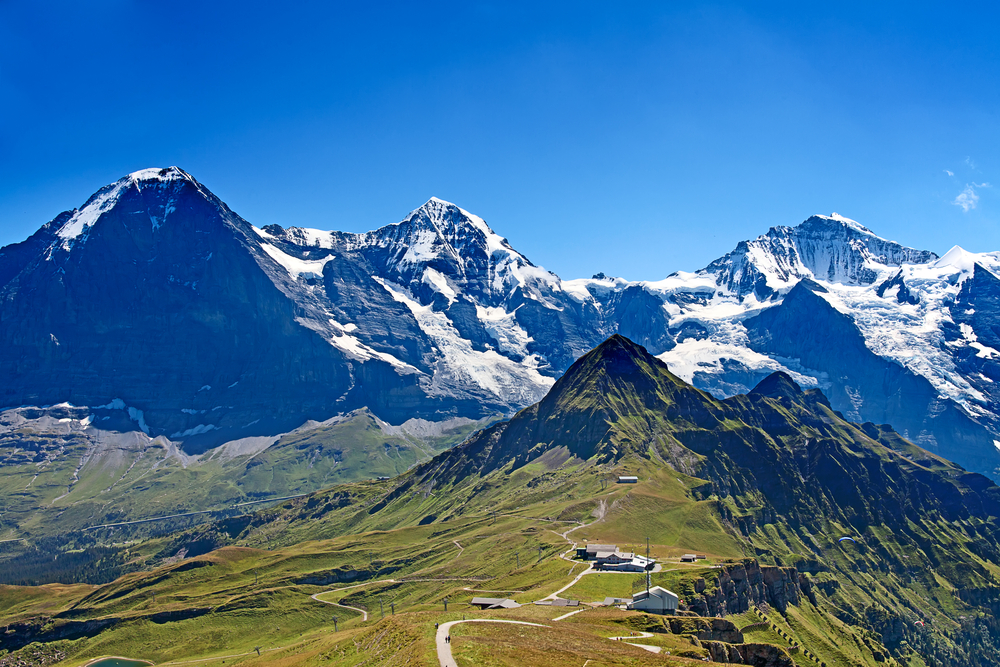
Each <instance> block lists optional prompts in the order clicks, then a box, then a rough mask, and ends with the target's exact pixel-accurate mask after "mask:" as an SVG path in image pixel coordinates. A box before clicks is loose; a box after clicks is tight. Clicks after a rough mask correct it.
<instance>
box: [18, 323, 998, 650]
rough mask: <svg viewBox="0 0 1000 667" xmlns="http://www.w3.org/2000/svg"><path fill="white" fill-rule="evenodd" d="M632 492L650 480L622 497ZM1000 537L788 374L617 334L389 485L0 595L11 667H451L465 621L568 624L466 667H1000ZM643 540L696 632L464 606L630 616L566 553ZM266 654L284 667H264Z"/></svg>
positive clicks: (609, 589) (902, 455)
mask: <svg viewBox="0 0 1000 667" xmlns="http://www.w3.org/2000/svg"><path fill="white" fill-rule="evenodd" d="M626 473H627V474H629V475H635V476H637V477H638V478H639V482H638V483H637V484H620V483H618V482H617V478H618V475H622V474H626ZM998 516H1000V489H998V487H996V486H995V485H994V484H993V483H992V482H990V481H989V480H987V479H986V478H984V477H982V476H980V475H976V474H971V473H968V472H966V471H964V470H963V469H961V468H960V467H958V466H956V465H954V464H951V463H949V462H947V461H945V460H943V459H941V458H939V457H936V456H934V455H932V454H930V453H928V452H926V451H923V450H921V449H919V448H917V447H915V446H914V445H912V444H911V443H908V442H907V441H905V440H904V439H902V438H901V437H900V436H899V435H898V434H896V433H894V432H893V431H892V430H891V429H890V428H889V427H886V426H876V425H872V424H864V425H857V424H851V423H849V422H847V421H845V420H844V419H842V418H841V417H840V416H839V415H838V414H837V413H836V412H834V411H833V410H831V408H830V407H829V404H828V403H827V402H826V399H825V398H824V397H823V395H822V394H821V393H819V392H817V391H808V392H803V391H801V390H800V389H799V388H798V387H797V386H796V385H795V384H794V383H792V382H791V381H790V380H789V379H788V378H787V377H786V376H783V375H780V374H776V375H773V376H771V377H769V378H767V379H766V380H765V381H763V382H762V383H761V384H760V385H759V386H758V387H757V388H756V389H755V390H754V391H753V392H751V393H750V394H748V395H746V396H736V397H733V398H731V399H727V400H723V401H720V400H716V399H714V398H713V397H711V396H710V395H708V394H705V393H704V392H701V391H699V390H697V389H695V388H693V387H691V386H689V385H687V384H685V383H683V382H682V381H680V380H679V379H678V378H676V377H675V376H673V375H672V374H670V372H669V371H668V370H667V368H666V366H665V365H663V364H662V363H660V362H659V361H658V360H656V359H655V358H653V357H652V356H650V355H649V354H648V353H646V351H645V350H644V349H643V348H641V347H639V346H637V345H635V344H633V343H631V342H630V341H628V340H627V339H624V338H621V337H619V336H615V337H613V338H611V339H609V340H608V341H606V342H605V343H604V344H602V345H601V346H600V347H598V348H597V349H596V350H594V351H593V352H591V353H590V354H588V355H586V356H585V357H583V358H581V359H580V360H579V361H577V363H576V364H574V365H573V367H571V368H570V370H569V371H568V372H567V373H566V375H565V376H564V377H563V378H562V379H560V380H559V381H558V382H557V383H556V384H555V386H554V387H553V388H552V390H551V392H550V393H549V394H548V395H547V396H546V397H545V398H544V399H543V400H542V401H541V402H539V403H538V404H536V405H534V406H531V407H530V408H527V409H525V410H523V411H522V412H520V413H518V414H517V415H515V416H514V417H513V418H512V419H510V420H509V421H506V422H502V423H498V424H494V425H493V426H490V427H488V428H486V429H485V430H483V431H480V432H478V433H476V434H475V435H474V436H473V437H471V438H469V439H468V440H466V441H465V442H464V443H462V444H461V445H458V446H456V447H454V448H452V449H450V450H448V451H446V452H443V453H441V454H438V455H436V456H434V457H433V458H432V459H430V460H429V461H426V462H425V463H422V464H420V465H418V466H416V467H414V468H412V469H411V470H408V471H407V472H404V473H403V474H401V475H399V476H398V477H395V478H393V479H391V480H387V481H378V482H354V483H346V484H339V485H337V486H334V487H333V488H331V489H329V490H327V491H324V492H320V493H315V494H312V495H310V496H307V497H303V498H297V499H293V500H289V501H287V502H284V503H282V504H280V505H279V506H277V507H273V508H271V509H267V510H262V511H259V512H256V513H254V514H248V515H245V516H234V517H227V518H224V519H219V520H216V521H212V522H209V523H206V524H203V525H200V526H197V527H194V528H191V529H189V530H187V531H184V532H181V533H177V534H175V535H173V536H168V537H163V538H159V539H157V540H153V541H147V542H144V543H140V544H136V545H133V546H132V547H131V550H130V556H129V557H130V558H131V559H132V560H133V562H134V563H135V567H136V568H137V569H139V570H141V571H137V572H135V573H132V574H129V575H127V576H126V577H123V578H122V579H119V580H117V581H115V582H112V583H110V584H106V585H104V586H100V587H92V586H80V585H77V586H64V587H58V588H52V587H50V588H46V589H44V590H43V591H39V589H33V588H17V587H7V588H3V589H0V616H2V620H3V622H4V623H7V624H8V631H7V632H6V634H4V635H2V641H3V643H0V648H4V649H6V650H9V651H13V652H14V653H12V655H24V654H25V652H28V651H42V650H43V649H44V650H50V651H55V652H56V653H53V655H54V656H55V657H54V658H52V661H53V664H54V662H55V661H57V660H56V659H57V658H58V662H60V663H61V664H66V665H78V664H82V662H83V661H85V659H86V658H89V657H95V656H96V655H99V654H120V655H129V656H132V657H143V658H147V659H150V660H153V661H155V662H157V663H160V662H166V661H170V660H192V659H202V658H210V657H212V656H223V655H235V654H236V653H247V652H248V651H249V652H251V655H242V656H240V657H238V658H229V663H228V664H232V662H233V661H234V660H235V661H237V664H287V665H299V664H302V665H306V664H362V663H364V664H375V665H389V664H413V665H425V664H426V665H433V664H437V662H436V655H435V649H434V645H433V630H432V627H431V626H432V623H435V622H443V621H444V620H454V619H456V618H459V617H460V616H461V615H463V614H465V615H471V616H476V617H490V616H499V617H503V618H507V619H515V620H516V619H520V620H526V621H531V622H539V623H542V624H544V625H546V626H547V627H548V628H549V629H548V630H544V631H542V630H539V631H538V632H539V633H540V634H537V635H530V632H529V631H528V630H526V629H518V630H517V631H516V632H515V631H514V630H512V629H511V628H501V627H500V626H489V627H487V625H485V624H483V625H482V626H480V625H475V627H473V626H456V628H460V629H461V631H459V630H458V629H456V631H455V634H456V638H457V641H456V646H455V655H456V656H457V658H458V659H459V664H463V665H464V664H511V665H513V664H523V662H518V660H519V659H522V660H523V659H526V656H531V655H538V653H537V652H538V651H545V652H547V653H546V655H552V656H554V657H552V660H553V662H552V663H551V664H567V665H569V664H577V665H580V664H584V662H586V661H588V660H592V661H594V662H595V663H597V664H602V663H603V664H645V663H646V662H649V661H654V662H656V663H662V664H694V662H693V661H697V662H699V664H704V663H703V662H702V658H709V659H712V660H720V659H722V657H724V656H728V655H733V654H732V651H736V652H737V653H739V654H740V655H742V656H744V658H742V659H744V660H750V659H751V658H749V657H746V656H750V655H757V656H758V658H759V660H758V661H757V662H750V663H746V664H770V665H777V664H787V665H791V664H796V665H816V664H826V665H845V666H846V665H871V666H872V667H874V666H875V665H883V664H890V665H891V664H906V665H913V666H918V665H927V666H930V665H994V664H998V659H997V658H996V655H997V651H996V646H997V644H998V643H1000V642H998V640H1000V623H998V619H997V613H998V610H1000V583H998V582H997V576H998V574H1000V543H998V536H1000V531H998V527H1000V526H998V523H997V517H998ZM843 538H850V539H847V540H844V539H843ZM647 539H648V540H649V548H650V551H651V553H652V555H653V556H655V557H656V558H658V559H659V560H660V562H661V563H662V564H663V569H662V571H658V572H655V573H653V574H652V575H651V578H652V582H651V583H652V584H653V585H662V586H665V587H667V588H669V589H670V590H673V591H675V592H677V593H678V594H679V596H680V597H681V599H682V600H683V605H682V609H684V610H685V613H686V614H687V616H686V617H684V618H679V619H676V621H677V622H676V623H674V622H673V621H670V620H669V619H665V618H663V617H655V616H648V615H645V614H637V613H634V612H624V611H619V610H613V609H603V608H595V609H591V608H589V607H588V608H586V610H585V611H582V612H580V613H579V614H575V615H573V616H572V617H569V618H565V619H563V620H559V621H556V620H555V619H556V617H557V616H561V615H562V614H564V613H565V609H562V610H559V609H557V608H551V607H537V606H527V607H522V608H521V609H516V610H509V611H504V612H479V611H478V610H473V609H471V608H470V607H469V606H468V604H467V603H468V601H469V600H470V599H471V597H472V596H474V595H476V594H481V593H477V592H478V591H492V592H496V594H499V595H509V596H512V597H514V598H515V599H517V601H518V602H531V601H533V600H538V599H541V598H543V597H545V596H547V595H550V594H552V593H555V592H556V591H558V590H560V589H563V588H566V587H567V586H569V588H568V589H567V590H565V591H564V592H563V593H562V594H561V595H562V596H563V597H572V598H574V599H579V600H582V601H584V602H590V601H596V600H601V599H603V598H604V597H607V596H618V597H624V596H626V595H631V593H633V592H635V591H638V590H640V589H642V588H644V586H645V578H644V577H643V576H642V575H635V574H608V573H604V574H602V573H591V574H587V575H584V576H582V577H581V578H580V579H579V581H576V582H575V583H574V581H575V580H576V577H577V575H579V574H580V573H581V571H582V570H583V565H582V564H581V563H579V562H572V561H571V560H567V559H566V558H564V557H562V556H561V555H560V554H564V553H566V552H567V551H568V550H569V549H570V547H571V546H572V544H573V543H580V542H582V541H584V540H589V541H600V542H610V543H615V544H618V545H620V546H621V547H624V548H627V549H629V550H637V551H643V550H645V548H646V541H647ZM213 549H214V550H213ZM685 553H696V554H701V555H704V556H705V557H706V558H705V559H702V560H699V561H698V562H697V563H693V564H689V563H682V562H680V558H679V557H680V556H681V555H682V554H685ZM185 556H186V558H182V557H185ZM570 556H571V552H570ZM324 591H331V592H328V593H325V594H323V595H320V596H319V598H320V600H321V601H317V600H314V599H312V598H311V597H310V596H311V595H314V594H317V593H323V592H324ZM489 594H491V595H492V594H494V593H489ZM445 597H447V598H449V600H451V603H452V606H450V607H449V611H448V612H445V611H444V608H443V606H444V604H443V601H444V598H445ZM328 603H337V604H340V605H344V606H338V607H334V606H330V605H329V604H328ZM320 605H324V606H320ZM352 608H353V609H352ZM361 609H363V610H366V611H367V613H369V614H370V615H372V618H369V620H368V621H362V620H361V618H360V617H361V612H360V611H357V610H361ZM380 610H381V611H380ZM383 612H384V613H385V615H386V617H387V618H385V619H381V615H382V613H383ZM393 612H395V615H394V614H393ZM334 616H336V617H337V618H338V625H337V627H336V632H334V631H333V628H332V627H331V626H332V618H333V617H334ZM719 616H721V617H722V619H718V618H716V617H719ZM698 619H702V620H698ZM712 619H715V621H718V622H719V623H720V624H721V625H719V626H718V627H715V626H714V625H713V624H714V623H715V621H713V620H712ZM726 623H729V624H730V625H726ZM73 624H77V625H73ZM706 624H707V625H706ZM251 627H253V628H257V629H254V630H251V629H250V628H251ZM563 627H565V628H566V630H558V628H563ZM271 628H274V629H273V630H272V629H271ZM504 630H507V631H504ZM626 630H628V632H631V631H635V632H640V631H641V632H645V633H652V637H650V638H647V639H643V640H642V641H643V642H647V643H648V644H649V645H652V646H658V647H660V648H661V653H660V654H658V655H657V656H656V657H653V655H652V654H651V653H649V652H648V651H647V650H645V649H636V650H637V651H640V652H638V653H635V654H633V653H631V651H632V650H633V648H632V647H628V648H626V647H623V646H620V645H619V644H613V643H610V642H609V640H608V639H607V638H608V637H612V636H616V635H615V633H619V634H628V632H626ZM737 631H738V634H737ZM74 633H76V634H74ZM174 635H180V636H183V637H184V641H183V642H172V641H169V639H168V638H169V637H172V636H174ZM251 636H252V637H254V638H253V639H251ZM254 642H257V643H258V644H261V645H264V646H265V647H266V648H274V649H275V650H274V651H273V652H272V653H268V654H262V655H261V656H257V655H256V652H255V651H254V646H253V645H251V644H253V643H254ZM753 646H756V647H759V648H751V647H753ZM390 647H391V650H390ZM735 647H738V648H735ZM668 650H669V651H670V652H671V653H670V655H669V656H668V655H666V653H665V652H666V651H668ZM621 651H624V652H625V653H621ZM727 652H728V653H727ZM758 652H760V653H759V655H758ZM726 659H727V660H728V658H726ZM756 659H757V658H754V660H756ZM221 660H222V658H221V657H219V659H218V660H217V661H208V662H204V663H199V664H221ZM574 661H576V662H574ZM0 664H2V663H0ZM591 664H594V663H591Z"/></svg>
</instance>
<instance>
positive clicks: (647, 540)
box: [646, 535, 651, 599]
mask: <svg viewBox="0 0 1000 667" xmlns="http://www.w3.org/2000/svg"><path fill="white" fill-rule="evenodd" d="M646 568H647V569H646V598H647V599H648V598H649V578H650V576H651V573H650V571H649V569H648V568H649V535H647V536H646Z"/></svg>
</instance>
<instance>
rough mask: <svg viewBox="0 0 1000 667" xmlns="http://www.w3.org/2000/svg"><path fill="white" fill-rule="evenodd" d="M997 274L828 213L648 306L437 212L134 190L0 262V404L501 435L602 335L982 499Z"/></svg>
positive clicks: (999, 265) (175, 420)
mask: <svg viewBox="0 0 1000 667" xmlns="http://www.w3.org/2000/svg"><path fill="white" fill-rule="evenodd" d="M997 275H1000V255H997V254H992V253H991V254H985V255H972V254H969V253H965V252H964V251H961V250H960V249H956V250H953V251H952V252H949V253H948V254H947V255H945V256H944V257H942V258H938V257H937V256H936V255H934V254H933V253H930V252H927V251H922V250H915V249H912V248H907V247H905V246H902V245H900V244H898V243H895V242H892V241H888V240H885V239H882V238H880V237H878V236H877V235H875V234H874V233H873V232H872V231H870V230H869V229H867V228H866V227H864V226H862V225H860V224H859V223H857V222H854V221H852V220H849V219H847V218H844V217H842V216H838V215H836V214H834V215H832V216H813V217H811V218H809V219H807V220H806V221H805V222H803V223H802V224H800V225H798V226H796V227H774V228H772V229H771V230H769V231H768V232H767V233H766V234H764V235H762V236H760V237H758V238H756V239H754V240H751V241H745V242H741V243H739V244H738V245H737V247H736V249H735V250H733V251H732V252H731V253H729V254H727V255H726V256H725V257H722V258H720V259H719V260H716V261H715V262H712V263H711V264H710V265H709V266H707V267H706V268H705V269H703V270H701V271H697V272H694V273H685V272H680V273H675V274H672V275H670V276H668V277H667V278H665V279H664V280H661V281H655V282H630V281H627V280H624V279H621V278H608V277H605V276H603V275H599V276H595V277H594V278H591V279H581V280H561V279H560V278H559V277H558V276H556V275H554V274H552V273H550V272H548V271H546V270H544V269H542V268H540V267H538V266H536V265H535V264H533V263H532V262H531V261H529V260H528V259H527V258H526V257H524V256H523V255H522V254H520V253H519V252H517V251H516V250H515V249H514V248H513V247H512V246H511V244H510V243H508V241H507V240H506V239H504V238H502V237H501V236H499V235H498V234H496V233H495V232H494V231H493V230H492V229H491V228H490V227H489V226H488V225H487V224H486V222H485V221H483V220H482V219H481V218H479V217H477V216H475V215H473V214H471V213H469V212H467V211H465V210H463V209H461V208H459V207H457V206H455V205H453V204H450V203H448V202H445V201H442V200H440V199H436V198H432V199H431V200H429V201H428V202H427V203H425V204H424V205H423V206H421V207H420V208H418V209H417V210H415V211H413V212H412V213H410V214H409V215H408V216H406V217H405V218H404V219H403V220H402V221H401V222H398V223H394V224H389V225H387V226H385V227H382V228H380V229H377V230H374V231H371V232H366V233H363V234H349V233H342V232H335V231H321V230H317V229H310V228H306V227H289V228H282V227H279V226H277V225H269V226H267V227H264V228H257V227H254V226H252V225H251V224H250V223H248V222H247V221H245V220H243V219H242V218H240V217H239V216H238V215H236V214H235V213H233V212H232V211H231V210H230V209H229V208H228V207H227V206H226V205H225V204H224V203H223V202H221V201H220V200H218V199H217V198H216V197H215V196H214V195H212V194H211V193H210V192H209V191H208V190H207V189H206V188H205V187H204V186H202V185H201V184H199V183H198V182H197V181H195V180H194V179H193V178H192V177H191V176H190V175H188V174H187V173H185V172H183V171H182V170H180V169H177V168H170V169H163V170H156V169H150V170H143V171H140V172H136V173H135V174H131V175H130V176H127V177H126V178H124V179H122V180H120V181H118V182H116V183H114V184H112V185H109V186H107V187H105V188H103V189H102V190H100V191H98V193H97V194H95V195H94V196H93V197H92V198H91V199H90V200H88V201H87V202H86V203H85V204H84V206H83V207H82V208H80V209H79V210H75V211H69V212H66V213H63V214H61V215H60V216H58V217H56V218H55V219H54V220H53V221H51V222H50V223H48V224H46V225H44V226H43V227H42V228H41V229H40V230H39V231H38V232H37V233H35V234H34V235H33V236H32V237H31V238H29V239H28V240H26V241H24V242H23V243H19V244H15V245H12V246H8V247H6V248H3V249H2V250H0V321H2V322H3V323H4V324H3V327H0V342H2V343H3V344H2V346H0V377H2V378H3V380H4V382H3V388H2V390H0V391H3V392H4V400H3V403H5V404H6V405H8V406H19V405H45V404H55V403H60V402H64V401H68V402H70V403H72V404H74V405H93V406H99V405H110V404H112V402H114V401H118V402H119V403H120V404H121V405H122V406H124V407H122V409H123V410H125V411H126V412H125V413H127V414H128V415H129V416H130V418H131V419H132V421H133V423H134V424H135V425H136V428H137V429H142V430H145V431H147V432H148V433H150V434H152V435H154V436H155V435H163V436H165V437H168V438H170V439H171V440H174V441H178V442H183V443H184V444H183V446H184V447H185V449H188V450H198V449H201V448H204V447H206V446H212V445H214V444H218V443H220V442H224V441H228V440H233V439H238V438H242V437H250V436H255V435H260V434H264V433H273V432H278V431H279V430H281V429H284V430H288V429H290V428H294V427H296V426H298V425H300V424H301V423H302V422H303V421H304V420H306V419H316V420H323V419H327V418H329V417H331V416H333V415H335V414H341V413H345V412H347V411H349V410H352V409H356V408H359V407H368V408H369V409H371V410H372V411H373V412H374V413H375V414H377V415H379V416H380V417H381V418H383V419H386V420H388V421H389V422H392V423H401V422H402V421H405V420H406V419H408V418H411V417H423V418H430V419H440V418H446V417H451V416H464V417H481V416H484V415H487V414H491V413H495V412H497V411H502V412H506V411H511V410H514V409H517V408H520V407H523V406H525V405H528V404H530V403H532V402H534V401H535V400H537V399H538V398H539V397H540V396H541V395H542V394H543V393H544V392H545V391H546V390H547V388H548V387H549V386H551V384H552V383H553V382H554V380H555V379H556V378H557V377H559V376H560V375H561V374H562V372H563V371H564V370H565V369H566V368H568V367H569V365H570V364H571V363H572V362H573V361H574V360H575V359H577V358H578V357H579V356H581V355H582V354H583V353H585V352H586V351H588V350H590V349H591V348H593V347H595V346H596V345H597V344H598V343H600V342H601V341H602V340H604V339H605V338H606V337H608V336H609V335H611V334H613V333H620V334H622V335H625V336H627V337H629V338H631V339H633V340H635V341H636V342H638V343H640V344H642V345H644V346H645V347H646V348H647V349H649V350H650V352H652V353H654V354H657V355H659V356H660V358H662V359H663V360H664V361H666V362H667V363H668V364H669V365H670V366H671V368H672V369H673V370H674V371H675V372H676V373H677V374H678V375H680V376H681V377H683V378H684V379H686V380H689V381H692V382H694V383H695V384H696V385H697V386H699V387H701V388H704V389H707V390H709V391H712V392H714V393H716V394H718V395H730V394H734V393H738V392H744V391H748V390H749V389H750V388H752V387H753V386H754V385H755V384H756V383H757V382H758V381H760V380H761V379H762V378H763V377H764V376H766V375H767V374H769V373H771V372H773V371H775V370H784V371H786V372H788V373H789V374H790V375H791V376H792V377H794V378H795V379H796V380H797V381H798V382H799V383H800V384H802V385H804V386H806V387H812V386H816V387H820V388H822V389H823V390H824V391H825V392H826V393H827V394H828V395H829V397H830V400H831V402H832V404H833V405H834V407H835V408H836V409H838V410H841V411H842V412H844V413H845V415H846V416H847V417H848V418H850V419H853V420H857V421H876V422H879V423H884V422H888V423H891V424H893V425H894V426H895V427H896V428H897V429H899V430H900V431H901V432H903V433H904V434H905V435H907V436H908V437H910V438H911V439H913V440H915V441H917V442H918V443H919V444H921V445H923V446H925V447H928V448H930V449H933V450H935V451H937V452H938V453H940V454H942V455H944V456H946V457H948V458H951V459H954V460H956V461H958V462H959V463H963V464H964V465H966V466H967V467H969V468H971V469H974V470H978V471H983V472H987V473H989V474H992V475H996V472H997V470H998V469H1000V452H998V451H997V448H996V446H994V441H993V439H994V437H996V434H997V433H1000V412H998V409H997V407H996V406H997V399H998V398H1000V396H998V395H997V394H996V393H995V392H996V391H997V390H996V389H994V387H995V384H994V382H995V381H996V380H997V379H998V378H1000V367H998V366H997V361H996V359H997V358H998V357H1000V352H997V350H1000V301H998V300H1000V280H998V278H997V277H996V276H997ZM116 405H117V403H116ZM125 413H123V414H125Z"/></svg>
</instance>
